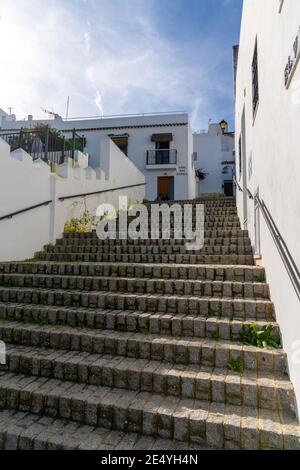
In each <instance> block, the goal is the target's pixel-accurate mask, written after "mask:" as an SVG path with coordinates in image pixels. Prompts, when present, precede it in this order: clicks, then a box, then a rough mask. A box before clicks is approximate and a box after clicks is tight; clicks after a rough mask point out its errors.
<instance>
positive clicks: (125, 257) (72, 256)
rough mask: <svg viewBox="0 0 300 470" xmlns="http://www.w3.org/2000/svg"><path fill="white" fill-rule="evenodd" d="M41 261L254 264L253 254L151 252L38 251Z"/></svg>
mask: <svg viewBox="0 0 300 470" xmlns="http://www.w3.org/2000/svg"><path fill="white" fill-rule="evenodd" d="M36 257H37V259H38V260H40V261H57V262H61V261H63V262H64V261H69V262H87V263H95V262H97V263H104V262H107V263H151V264H153V263H159V264H174V263H175V264H220V265H249V266H252V265H253V264H254V260H253V256H252V255H189V254H185V255H159V254H157V255H150V254H145V255H142V254H110V253H101V254H97V253H86V254H85V253H45V252H38V253H37V254H36Z"/></svg>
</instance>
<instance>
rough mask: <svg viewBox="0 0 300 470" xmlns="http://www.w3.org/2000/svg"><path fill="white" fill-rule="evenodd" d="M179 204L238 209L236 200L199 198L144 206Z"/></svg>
mask: <svg viewBox="0 0 300 470" xmlns="http://www.w3.org/2000/svg"><path fill="white" fill-rule="evenodd" d="M174 203H175V204H179V205H184V204H192V205H193V206H195V205H196V204H204V205H205V207H207V208H210V207H221V208H225V207H234V208H236V201H235V199H234V198H226V199H224V198H206V197H205V198H197V199H192V200H182V201H181V200H180V201H163V202H161V203H159V202H147V203H145V204H144V205H145V206H146V207H151V206H152V205H162V204H167V205H173V204H174Z"/></svg>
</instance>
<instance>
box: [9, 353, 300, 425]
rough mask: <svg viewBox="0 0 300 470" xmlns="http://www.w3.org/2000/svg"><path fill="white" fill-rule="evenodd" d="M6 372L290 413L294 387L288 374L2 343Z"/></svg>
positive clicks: (293, 411)
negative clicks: (232, 369) (232, 370)
mask: <svg viewBox="0 0 300 470" xmlns="http://www.w3.org/2000/svg"><path fill="white" fill-rule="evenodd" d="M6 353H7V356H6V358H7V371H9V372H13V373H18V374H24V375H29V376H31V375H32V376H38V377H47V378H52V379H59V380H65V381H72V382H77V383H83V384H88V385H97V386H105V387H114V388H122V389H125V390H134V391H137V392H149V393H158V394H162V395H164V396H168V397H169V396H174V397H179V398H192V399H196V400H205V401H210V402H216V403H225V404H230V405H238V406H253V407H255V408H257V407H259V408H262V409H280V410H281V411H285V412H287V413H288V412H289V413H290V414H291V416H295V396H294V390H293V386H292V385H291V383H290V381H289V380H288V378H287V376H283V375H280V374H267V373H264V372H263V371H262V372H261V373H256V372H250V371H245V372H244V373H243V374H241V373H238V372H236V373H235V372H231V371H229V370H228V369H218V368H212V367H202V368H201V367H199V366H196V365H194V366H193V365H192V366H184V365H181V366H180V365H174V364H168V363H166V362H159V361H148V360H143V359H132V358H124V357H120V356H111V355H101V354H89V353H78V352H73V351H72V352H65V351H62V350H57V351H55V352H53V351H51V350H50V351H49V349H47V348H34V347H22V346H11V345H9V346H8V348H7V351H6Z"/></svg>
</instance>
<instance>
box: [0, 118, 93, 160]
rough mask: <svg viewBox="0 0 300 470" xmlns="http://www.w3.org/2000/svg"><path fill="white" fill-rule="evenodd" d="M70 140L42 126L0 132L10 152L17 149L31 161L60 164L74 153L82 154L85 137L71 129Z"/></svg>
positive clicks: (0, 136)
mask: <svg viewBox="0 0 300 470" xmlns="http://www.w3.org/2000/svg"><path fill="white" fill-rule="evenodd" d="M70 132H71V133H72V137H71V138H66V137H65V136H64V135H63V134H61V133H60V132H59V131H57V130H56V129H52V128H50V127H49V126H44V127H42V128H39V129H20V130H16V131H11V132H5V130H4V129H3V130H1V131H0V138H1V139H3V140H5V142H7V143H8V145H10V148H11V151H14V150H17V149H19V148H21V149H23V150H25V152H27V153H29V155H31V156H32V158H33V160H38V159H39V158H40V159H41V160H44V161H45V162H54V163H57V164H61V163H63V162H64V161H65V158H73V159H74V152H75V151H76V150H80V151H81V152H83V150H84V147H85V137H84V136H80V135H78V134H77V133H76V130H75V129H73V130H72V131H70Z"/></svg>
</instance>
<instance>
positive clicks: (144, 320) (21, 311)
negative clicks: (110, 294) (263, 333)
mask: <svg viewBox="0 0 300 470" xmlns="http://www.w3.org/2000/svg"><path fill="white" fill-rule="evenodd" d="M244 317H245V314H244V315H243V316H242V315H240V314H239V312H236V314H235V316H234V315H231V316H230V317H229V318H228V316H227V317H226V316H219V317H217V316H211V315H207V316H203V315H197V314H196V315H195V314H194V315H193V314H191V313H185V314H172V313H159V312H158V313H149V312H143V311H130V310H127V311H126V310H123V311H122V310H103V309H93V310H91V309H87V308H80V307H56V306H48V305H33V304H20V303H0V321H1V320H2V321H3V320H10V321H18V322H25V323H35V324H40V325H48V324H49V325H65V326H71V327H78V328H81V327H83V328H92V329H100V330H116V331H127V332H133V333H134V332H137V333H143V334H158V335H159V334H162V335H170V336H177V337H181V338H183V337H195V338H211V339H224V340H231V341H240V333H242V332H243V330H244V329H245V328H246V329H248V328H249V326H250V325H251V323H253V322H254V320H246V319H245V318H244ZM255 323H256V324H257V326H258V327H259V329H262V328H263V327H264V326H265V325H272V327H273V331H272V334H273V335H276V336H279V337H280V332H279V327H278V325H277V323H275V322H274V321H273V318H272V317H270V318H265V319H263V320H255Z"/></svg>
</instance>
